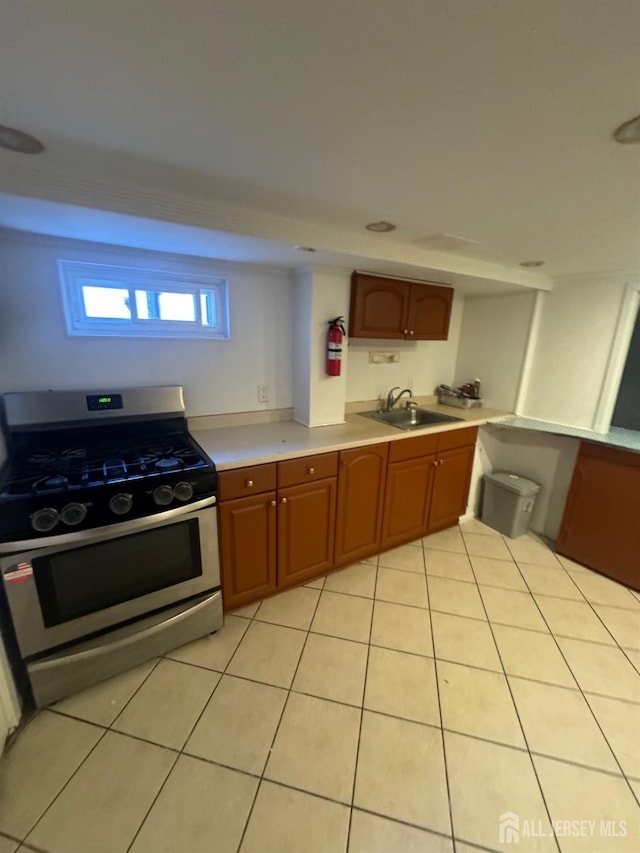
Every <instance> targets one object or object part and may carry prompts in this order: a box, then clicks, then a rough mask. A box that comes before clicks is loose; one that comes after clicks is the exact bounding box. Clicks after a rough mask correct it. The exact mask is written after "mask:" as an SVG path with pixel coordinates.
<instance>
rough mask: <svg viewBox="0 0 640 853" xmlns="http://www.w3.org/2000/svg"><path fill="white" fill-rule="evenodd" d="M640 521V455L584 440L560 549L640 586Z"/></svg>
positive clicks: (606, 572)
mask: <svg viewBox="0 0 640 853" xmlns="http://www.w3.org/2000/svg"><path fill="white" fill-rule="evenodd" d="M639 520H640V453H633V452H630V451H625V450H618V449H616V448H611V447H604V446H602V445H598V444H592V443H589V442H583V443H582V444H581V445H580V452H579V453H578V458H577V460H576V467H575V470H574V473H573V479H572V481H571V488H570V489H569V496H568V497H567V503H566V506H565V510H564V517H563V519H562V526H561V528H560V534H559V536H558V546H557V547H558V551H559V552H560V553H561V554H564V555H566V556H567V557H570V558H571V559H572V560H576V561H577V562H578V563H582V564H583V565H585V566H589V568H591V569H595V570H596V571H598V572H602V574H604V575H607V576H608V577H611V578H614V580H617V581H621V582H622V583H624V584H627V586H630V587H632V588H633V589H637V590H640V559H639V557H638V555H639V554H640V524H639Z"/></svg>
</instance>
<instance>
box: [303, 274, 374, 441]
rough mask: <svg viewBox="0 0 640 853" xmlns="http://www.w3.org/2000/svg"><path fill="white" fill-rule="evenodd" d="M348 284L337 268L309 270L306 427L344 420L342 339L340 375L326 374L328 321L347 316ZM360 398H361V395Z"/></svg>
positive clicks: (344, 350)
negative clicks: (310, 298) (308, 406)
mask: <svg viewBox="0 0 640 853" xmlns="http://www.w3.org/2000/svg"><path fill="white" fill-rule="evenodd" d="M349 297H350V286H349V284H348V282H347V286H346V287H345V275H344V272H343V271H341V270H332V269H324V268H322V269H315V270H314V272H313V313H312V325H311V419H310V421H309V424H310V426H322V425H324V424H339V423H342V422H343V421H344V404H345V397H346V391H347V377H348V376H349V374H350V369H351V364H350V359H349V356H350V353H349V350H348V347H347V346H346V341H345V342H344V344H343V347H342V369H341V373H340V376H327V371H326V361H327V331H328V329H329V326H328V322H329V320H333V319H334V318H335V317H339V316H343V317H344V318H345V328H346V321H347V318H348V316H349ZM361 399H362V398H361Z"/></svg>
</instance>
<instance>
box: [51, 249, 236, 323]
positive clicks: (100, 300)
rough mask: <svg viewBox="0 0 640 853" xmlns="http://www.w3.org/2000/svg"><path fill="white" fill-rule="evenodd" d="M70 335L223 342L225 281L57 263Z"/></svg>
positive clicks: (209, 277)
mask: <svg viewBox="0 0 640 853" xmlns="http://www.w3.org/2000/svg"><path fill="white" fill-rule="evenodd" d="M58 271H59V275H60V284H61V286H62V299H63V304H64V313H65V317H66V321H67V331H68V333H69V334H70V335H108V336H110V337H131V338H218V339H226V338H228V337H229V307H228V298H227V281H226V279H224V278H214V277H212V276H207V275H192V274H179V273H171V272H159V271H156V270H146V269H140V268H132V267H116V266H109V265H107V264H91V263H83V262H80V261H58Z"/></svg>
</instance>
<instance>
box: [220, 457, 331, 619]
mask: <svg viewBox="0 0 640 853" xmlns="http://www.w3.org/2000/svg"><path fill="white" fill-rule="evenodd" d="M337 465H338V454H337V453H325V454H322V455H319V456H310V457H306V458H304V459H291V460H287V461H284V462H279V463H278V464H277V466H276V463H275V462H272V463H268V464H266V465H253V466H251V467H247V468H238V469H235V470H233V471H222V472H221V473H220V475H219V485H218V493H219V499H220V503H219V507H218V511H219V516H218V519H219V522H220V537H219V539H220V563H221V570H222V597H223V602H224V608H225V610H233V609H234V608H236V607H241V606H242V605H243V604H249V603H251V602H252V601H257V600H258V599H260V598H265V597H266V596H268V595H273V593H274V592H276V591H277V590H278V589H287V588H288V587H291V586H295V585H296V584H299V583H304V582H305V581H307V580H311V579H312V578H314V577H316V576H317V575H321V574H324V573H325V572H327V571H328V570H329V569H330V568H331V567H332V566H333V550H334V533H335V512H336V473H337ZM319 478H321V479H319ZM276 484H277V490H276ZM267 490H268V491H267ZM255 492H259V494H254V493H255ZM247 494H249V495H251V496H250V497H240V496H241V495H242V496H244V495H247Z"/></svg>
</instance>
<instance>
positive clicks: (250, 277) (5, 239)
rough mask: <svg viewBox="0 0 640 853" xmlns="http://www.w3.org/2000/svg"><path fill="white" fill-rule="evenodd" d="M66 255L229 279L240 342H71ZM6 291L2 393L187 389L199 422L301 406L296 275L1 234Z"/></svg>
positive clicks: (1, 315)
mask: <svg viewBox="0 0 640 853" xmlns="http://www.w3.org/2000/svg"><path fill="white" fill-rule="evenodd" d="M58 258H66V259H70V260H83V261H95V262H97V263H111V264H124V265H131V266H134V265H137V264H139V265H141V266H146V267H147V268H152V269H158V270H171V271H187V270H192V271H198V272H203V271H205V272H208V273H211V274H213V275H222V276H225V277H226V278H228V280H229V298H230V316H231V340H229V341H209V340H200V341H195V340H194V341H183V340H127V339H122V338H120V339H117V340H113V339H109V338H82V337H68V336H67V334H66V329H65V322H64V314H63V310H62V303H61V298H60V286H59V283H58V276H57V270H56V260H57V259H58ZM0 294H1V298H2V302H1V307H0V393H1V392H5V391H26V390H38V389H46V388H54V389H62V388H76V387H80V388H82V387H90V388H99V387H100V386H107V385H108V386H112V387H113V386H115V385H154V384H156V385H159V384H180V385H183V386H184V388H185V399H186V404H187V413H188V415H190V416H194V415H205V414H217V413H220V412H243V411H252V410H256V409H260V408H264V409H273V408H284V407H289V406H291V386H292V377H291V370H292V343H291V335H292V332H291V329H292V318H293V307H292V302H293V300H292V281H291V276H290V273H289V272H288V271H285V270H281V269H276V268H267V267H259V266H254V265H250V264H235V263H228V262H219V261H214V260H211V259H205V258H193V257H186V256H176V255H168V254H163V253H159V252H144V251H140V250H128V249H120V248H117V247H111V246H105V245H102V244H92V243H83V242H78V241H72V240H62V239H58V238H47V237H37V236H35V235H26V234H23V233H21V232H12V231H0ZM259 384H266V385H267V387H268V389H269V402H268V403H267V404H259V403H258V397H257V386H258V385H259Z"/></svg>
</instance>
